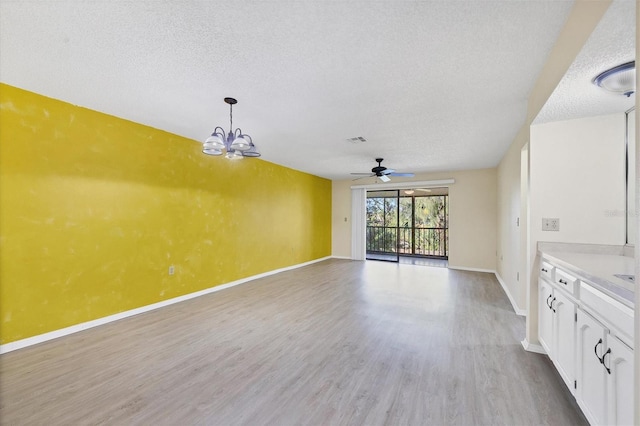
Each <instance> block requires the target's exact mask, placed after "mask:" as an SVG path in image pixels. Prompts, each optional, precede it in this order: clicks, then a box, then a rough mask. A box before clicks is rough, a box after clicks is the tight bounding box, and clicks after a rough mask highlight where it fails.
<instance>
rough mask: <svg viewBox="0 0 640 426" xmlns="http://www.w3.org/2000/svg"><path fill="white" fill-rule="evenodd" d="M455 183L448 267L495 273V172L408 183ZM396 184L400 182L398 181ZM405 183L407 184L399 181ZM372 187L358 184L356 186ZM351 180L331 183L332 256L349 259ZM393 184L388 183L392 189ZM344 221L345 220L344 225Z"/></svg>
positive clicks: (451, 194) (439, 175)
mask: <svg viewBox="0 0 640 426" xmlns="http://www.w3.org/2000/svg"><path fill="white" fill-rule="evenodd" d="M450 178H453V179H455V183H454V184H452V185H451V186H450V187H449V266H450V267H452V268H456V267H457V268H469V269H479V270H487V271H495V269H496V235H497V232H496V224H497V186H496V179H497V171H496V169H483V170H467V171H457V172H444V173H426V174H424V173H423V174H417V175H416V176H415V177H414V178H412V179H411V180H413V181H425V180H439V179H450ZM396 182H400V179H397V180H396ZM402 182H407V180H406V179H405V180H402ZM369 183H374V182H373V179H372V180H371V181H367V182H363V181H358V182H357V184H369ZM354 184H356V182H353V181H352V180H342V181H334V182H333V198H332V203H333V223H332V225H333V226H332V231H333V236H332V241H333V255H334V256H340V257H351V186H352V185H354ZM392 185H393V182H390V183H389V186H390V188H392ZM345 218H346V219H347V220H346V222H345Z"/></svg>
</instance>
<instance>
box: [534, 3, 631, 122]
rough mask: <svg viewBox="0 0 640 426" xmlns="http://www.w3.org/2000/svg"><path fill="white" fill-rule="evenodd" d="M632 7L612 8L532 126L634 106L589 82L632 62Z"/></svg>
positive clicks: (620, 4)
mask: <svg viewBox="0 0 640 426" xmlns="http://www.w3.org/2000/svg"><path fill="white" fill-rule="evenodd" d="M635 7H636V2H635V0H615V1H614V2H613V3H612V4H611V6H610V7H609V9H607V12H606V13H605V15H604V16H603V17H602V19H601V20H600V22H599V23H598V26H597V27H596V29H595V30H594V31H593V33H592V34H591V36H590V37H589V39H588V40H587V42H586V44H585V45H584V47H583V48H582V50H581V51H580V54H578V56H577V57H576V59H575V61H574V62H573V64H572V65H571V67H569V69H568V70H567V72H566V74H565V75H564V77H563V79H562V80H561V81H560V83H559V84H558V86H557V87H556V89H555V90H554V92H553V94H552V95H551V96H550V97H549V99H548V100H547V102H546V103H545V105H544V107H543V108H542V110H541V111H540V113H539V114H538V116H537V117H536V119H535V120H534V124H540V123H546V122H550V121H558V120H571V119H574V118H581V117H592V116H596V115H604V114H613V113H621V112H624V111H626V110H628V109H629V108H631V107H633V106H634V104H635V95H631V97H629V98H627V97H625V96H622V95H618V94H613V93H610V92H607V91H605V90H603V89H601V88H599V87H597V86H596V85H594V84H593V83H592V82H591V81H592V80H593V78H594V77H595V76H597V75H599V74H600V73H601V72H603V71H606V70H608V69H610V68H613V67H614V66H616V65H620V64H624V63H626V62H629V61H633V60H634V59H635V57H636V45H635V34H636V22H635V19H636V12H635V11H636V9H635Z"/></svg>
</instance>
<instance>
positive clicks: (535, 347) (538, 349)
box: [520, 339, 547, 355]
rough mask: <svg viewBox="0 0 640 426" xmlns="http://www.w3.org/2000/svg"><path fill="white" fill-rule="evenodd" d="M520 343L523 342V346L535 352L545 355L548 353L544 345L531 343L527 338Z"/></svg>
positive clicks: (526, 349)
mask: <svg viewBox="0 0 640 426" xmlns="http://www.w3.org/2000/svg"><path fill="white" fill-rule="evenodd" d="M520 343H522V347H523V348H524V350H525V351H529V352H535V353H537V354H543V355H546V354H547V351H545V350H544V348H543V347H542V346H540V345H534V344H532V343H529V341H528V340H527V339H524V340H523V341H522V342H520Z"/></svg>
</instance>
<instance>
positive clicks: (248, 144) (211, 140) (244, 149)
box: [202, 98, 260, 158]
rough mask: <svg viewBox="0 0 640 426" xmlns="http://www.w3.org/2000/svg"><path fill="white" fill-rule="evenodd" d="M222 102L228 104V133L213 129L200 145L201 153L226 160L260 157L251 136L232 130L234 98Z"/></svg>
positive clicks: (238, 130)
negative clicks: (222, 156) (219, 156)
mask: <svg viewBox="0 0 640 426" xmlns="http://www.w3.org/2000/svg"><path fill="white" fill-rule="evenodd" d="M224 101H225V102H226V103H228V104H229V133H228V134H226V133H225V131H224V129H223V128H222V127H216V128H215V129H213V133H211V136H209V137H208V138H207V140H205V141H204V144H203V145H202V152H204V153H205V154H207V155H222V154H225V157H227V158H242V157H260V152H258V148H256V146H255V145H254V144H253V140H251V136H249V135H246V134H244V133H242V130H240V129H239V128H238V129H235V130H233V106H234V105H235V104H237V103H238V101H237V100H235V99H234V98H224Z"/></svg>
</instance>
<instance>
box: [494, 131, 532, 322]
mask: <svg viewBox="0 0 640 426" xmlns="http://www.w3.org/2000/svg"><path fill="white" fill-rule="evenodd" d="M520 137H524V136H523V135H520ZM520 156H521V149H520V143H513V144H512V145H511V146H510V147H509V150H508V151H507V153H506V154H505V156H504V157H503V159H502V161H501V162H500V165H499V166H498V169H497V185H498V194H497V200H498V212H497V214H498V220H497V222H498V225H497V231H498V235H497V242H496V245H497V251H498V257H497V261H496V272H497V274H498V276H499V277H500V279H502V281H503V282H504V284H505V286H506V287H507V291H508V292H509V293H510V294H511V299H512V302H513V303H514V304H515V305H516V306H515V308H516V310H517V311H518V312H524V311H525V310H526V302H527V295H526V291H525V287H524V286H523V285H522V283H523V282H524V281H525V279H524V275H523V274H522V269H523V268H522V266H521V261H520V254H521V253H520V249H519V244H520V231H521V227H524V226H526V218H525V217H522V215H521V213H520V208H521V196H520V194H521V189H520ZM518 221H519V222H518Z"/></svg>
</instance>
